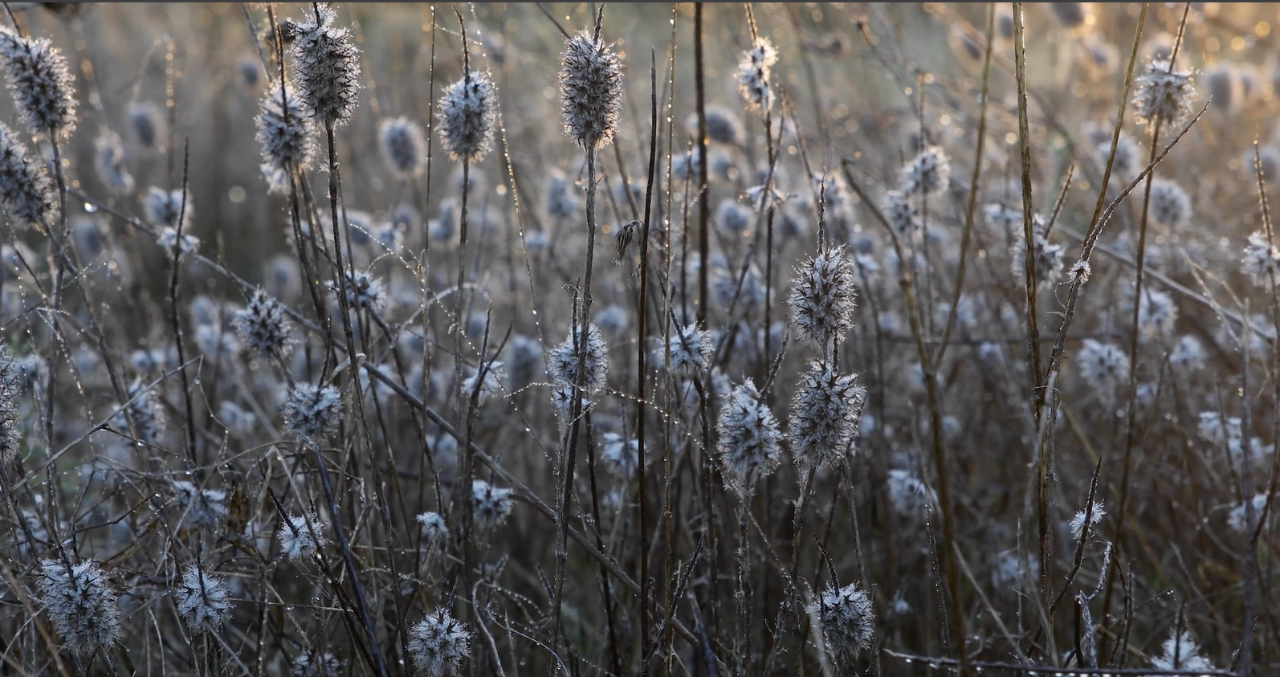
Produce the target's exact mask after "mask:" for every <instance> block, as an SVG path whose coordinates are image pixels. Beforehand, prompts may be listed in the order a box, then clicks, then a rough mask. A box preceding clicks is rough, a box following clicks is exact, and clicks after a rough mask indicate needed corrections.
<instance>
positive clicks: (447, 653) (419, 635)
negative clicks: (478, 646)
mask: <svg viewBox="0 0 1280 677" xmlns="http://www.w3.org/2000/svg"><path fill="white" fill-rule="evenodd" d="M470 652H471V633H470V632H468V631H467V628H466V626H465V625H464V624H463V623H461V622H460V621H458V620H457V619H455V618H454V617H453V616H452V615H450V614H449V612H448V611H446V610H445V609H436V610H435V611H434V612H433V613H429V614H427V616H426V618H423V619H422V620H420V621H418V622H417V624H415V625H414V626H413V628H411V629H410V630H409V655H410V656H412V657H413V662H414V664H415V665H417V666H418V670H420V671H422V673H423V674H425V675H427V676H428V677H445V676H446V675H452V674H456V673H457V671H458V669H459V667H461V666H462V661H463V659H465V658H466V657H467V656H468V655H470Z"/></svg>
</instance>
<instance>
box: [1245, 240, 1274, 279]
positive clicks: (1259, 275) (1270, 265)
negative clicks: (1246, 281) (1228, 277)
mask: <svg viewBox="0 0 1280 677" xmlns="http://www.w3.org/2000/svg"><path fill="white" fill-rule="evenodd" d="M1240 270H1241V271H1242V272H1244V273H1245V274H1246V275H1248V276H1249V278H1250V279H1252V280H1253V284H1254V285H1256V286H1259V287H1262V286H1264V285H1266V284H1267V283H1268V282H1271V281H1280V280H1278V279H1277V278H1276V277H1275V276H1276V275H1277V274H1280V248H1277V247H1276V246H1275V245H1273V244H1271V243H1269V242H1267V237H1266V235H1264V234H1263V233H1262V231H1257V232H1255V233H1253V234H1252V235H1250V236H1249V244H1248V245H1246V246H1245V248H1244V258H1243V259H1241V260H1240Z"/></svg>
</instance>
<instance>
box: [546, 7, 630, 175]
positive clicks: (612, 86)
mask: <svg viewBox="0 0 1280 677" xmlns="http://www.w3.org/2000/svg"><path fill="white" fill-rule="evenodd" d="M621 109H622V60H621V59H619V58H618V54H617V52H615V51H614V50H613V46H612V45H609V44H606V43H605V42H604V40H599V39H597V38H595V37H594V36H593V34H592V32H591V31H585V30H584V31H582V32H580V33H578V34H577V35H574V36H573V37H570V38H569V39H568V40H566V41H565V50H564V53H563V54H561V55H560V112H561V114H562V115H563V116H564V131H565V133H566V134H568V135H569V138H571V139H573V140H574V141H575V142H577V144H578V145H579V146H582V148H583V149H584V150H585V149H589V148H603V147H604V146H606V145H608V144H609V142H611V141H613V135H614V133H616V132H617V131H618V117H619V112H620V111H621Z"/></svg>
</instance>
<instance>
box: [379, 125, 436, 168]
mask: <svg viewBox="0 0 1280 677" xmlns="http://www.w3.org/2000/svg"><path fill="white" fill-rule="evenodd" d="M378 150H380V151H382V161H383V162H385V163H387V169H389V170H391V173H392V174H394V175H395V176H396V177H397V178H400V179H411V178H413V177H415V176H417V175H418V174H421V173H422V168H423V167H424V166H426V161H427V139H426V136H424V135H423V133H422V127H420V126H418V123H416V122H414V121H412V120H410V119H409V118H407V117H403V116H402V117H398V118H388V119H384V120H383V121H381V122H379V123H378Z"/></svg>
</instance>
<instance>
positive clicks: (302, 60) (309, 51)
mask: <svg viewBox="0 0 1280 677" xmlns="http://www.w3.org/2000/svg"><path fill="white" fill-rule="evenodd" d="M315 7H316V9H315V11H310V12H307V16H306V18H305V19H303V20H302V21H301V22H295V23H294V24H293V27H294V36H295V37H294V40H293V44H291V45H290V46H289V52H290V54H291V55H292V56H293V69H294V85H295V86H296V87H297V90H298V95H299V96H300V97H301V98H302V101H303V103H305V104H306V106H307V108H308V110H309V111H310V112H311V115H312V116H313V117H314V118H315V120H316V122H317V123H319V124H321V125H323V126H329V125H332V126H334V127H341V126H343V125H345V124H347V123H348V122H350V121H351V116H352V114H354V113H355V110H356V104H357V103H359V94H360V50H359V49H357V48H356V46H355V45H354V44H352V41H351V30H350V29H347V28H337V27H335V26H334V25H333V21H334V19H336V18H337V12H335V11H334V10H333V9H332V8H330V7H329V6H328V5H324V4H321V5H316V6H315Z"/></svg>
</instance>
